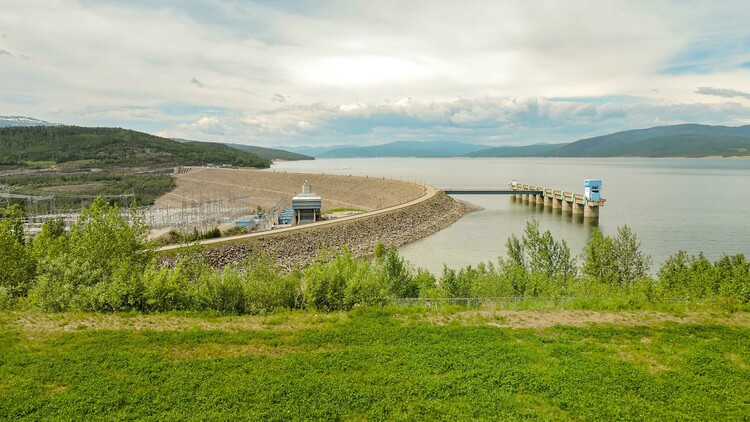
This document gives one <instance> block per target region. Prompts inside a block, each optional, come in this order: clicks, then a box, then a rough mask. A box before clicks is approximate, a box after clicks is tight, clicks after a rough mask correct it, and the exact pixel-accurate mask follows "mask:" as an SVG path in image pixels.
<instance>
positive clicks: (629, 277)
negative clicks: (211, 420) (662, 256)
mask: <svg viewBox="0 0 750 422" xmlns="http://www.w3.org/2000/svg"><path fill="white" fill-rule="evenodd" d="M612 253H613V255H614V264H615V268H616V273H617V281H618V283H619V284H620V285H621V286H623V285H625V286H631V285H632V284H633V282H635V281H636V280H637V279H639V278H645V277H647V276H648V272H649V270H650V269H651V262H652V261H651V257H650V256H649V255H647V254H645V253H644V252H643V251H641V242H640V241H639V240H638V238H637V237H636V235H635V233H633V231H632V230H630V228H629V227H628V226H627V225H625V226H622V227H618V228H617V236H615V238H614V241H613V243H612Z"/></svg>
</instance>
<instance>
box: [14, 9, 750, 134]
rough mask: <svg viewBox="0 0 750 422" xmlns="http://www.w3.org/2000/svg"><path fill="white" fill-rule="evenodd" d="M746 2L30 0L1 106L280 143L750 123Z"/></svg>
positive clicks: (17, 28) (63, 118)
mask: <svg viewBox="0 0 750 422" xmlns="http://www.w3.org/2000/svg"><path fill="white" fill-rule="evenodd" d="M749 16H750V2H748V1H747V0H738V1H732V0H724V1H719V2H714V1H691V0H679V1H658V0H657V1H634V0H625V1H603V0H597V1H593V0H592V1H574V0H565V1H559V0H555V1H547V2H545V1H537V0H534V1H529V0H521V1H515V0H502V1H476V2H473V1H456V0H450V1H429V2H422V1H418V0H409V1H404V0H400V1H392V2H391V1H361V2H360V1H354V0H345V1H309V2H307V1H296V0H291V1H283V0H281V1H268V2H253V1H244V0H243V1H239V0H234V1H229V0H227V1H218V0H214V1H198V0H186V1H176V0H174V1H157V0H153V1H152V0H129V1H116V0H43V1H37V0H24V1H10V2H5V4H3V5H2V6H1V7H0V115H22V116H30V117H36V118H39V119H43V120H47V121H51V122H58V123H65V124H76V125H88V126H93V125H96V126H119V127H126V128H132V129H136V130H142V131H146V132H149V133H154V134H158V135H162V136H169V137H182V138H189V139H198V140H215V141H231V142H238V143H244V144H255V145H265V146H274V145H276V146H278V145H286V146H295V145H332V144H361V145H366V144H375V143H384V142H390V141H394V140H438V139H441V140H460V141H467V142H474V143H484V144H488V145H520V144H532V143H538V142H566V141H573V140H577V139H579V138H582V137H587V136H594V135H600V134H606V133H610V132H613V131H617V130H626V129H634V128H643V127H650V126H656V125H665V124H676V123H684V122H696V123H705V124H724V125H741V124H750V24H748V19H749V18H748V17H749Z"/></svg>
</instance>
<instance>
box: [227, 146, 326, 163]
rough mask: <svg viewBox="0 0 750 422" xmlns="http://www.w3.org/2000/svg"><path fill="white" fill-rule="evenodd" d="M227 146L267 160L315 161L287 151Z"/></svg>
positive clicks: (307, 156) (309, 157) (306, 156)
mask: <svg viewBox="0 0 750 422" xmlns="http://www.w3.org/2000/svg"><path fill="white" fill-rule="evenodd" d="M226 145H228V146H230V147H232V148H236V149H238V150H240V151H246V152H249V153H251V154H255V155H257V156H259V157H263V158H265V159H267V160H285V161H301V160H314V159H315V158H313V157H311V156H309V155H304V154H299V153H296V152H290V151H285V150H283V149H276V148H264V147H256V146H253V145H242V144H226Z"/></svg>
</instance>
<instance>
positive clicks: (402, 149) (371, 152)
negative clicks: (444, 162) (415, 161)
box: [319, 141, 487, 158]
mask: <svg viewBox="0 0 750 422" xmlns="http://www.w3.org/2000/svg"><path fill="white" fill-rule="evenodd" d="M486 148H487V146H486V145H474V144H465V143H462V142H457V141H429V142H418V141H397V142H391V143H389V144H382V145H372V146H367V147H348V148H336V149H332V150H330V151H327V152H325V153H323V154H321V155H319V157H321V158H370V157H456V156H461V155H466V154H470V153H472V152H476V151H479V150H483V149H486Z"/></svg>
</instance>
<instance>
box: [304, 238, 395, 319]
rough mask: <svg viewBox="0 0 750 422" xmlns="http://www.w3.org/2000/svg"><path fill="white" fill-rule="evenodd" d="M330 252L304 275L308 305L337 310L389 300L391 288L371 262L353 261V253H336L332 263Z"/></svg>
mask: <svg viewBox="0 0 750 422" xmlns="http://www.w3.org/2000/svg"><path fill="white" fill-rule="evenodd" d="M330 253H331V252H325V253H323V254H321V257H319V260H318V261H317V262H315V263H314V264H313V265H312V266H310V267H309V268H308V269H307V270H306V271H305V272H304V281H303V287H302V291H303V296H304V302H305V305H306V306H309V307H311V308H314V309H318V310H321V311H333V310H340V309H350V308H351V307H353V306H355V305H370V304H377V303H382V302H384V301H385V300H386V299H387V297H388V286H387V285H386V283H385V282H384V280H383V278H382V277H379V276H378V275H377V274H375V273H374V272H373V271H372V268H371V265H370V263H369V262H367V261H365V260H361V259H360V260H357V259H354V258H352V256H351V253H350V251H349V250H345V251H344V252H343V253H334V257H333V259H331V260H330V261H329V260H328V256H329V255H328V254H330Z"/></svg>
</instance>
